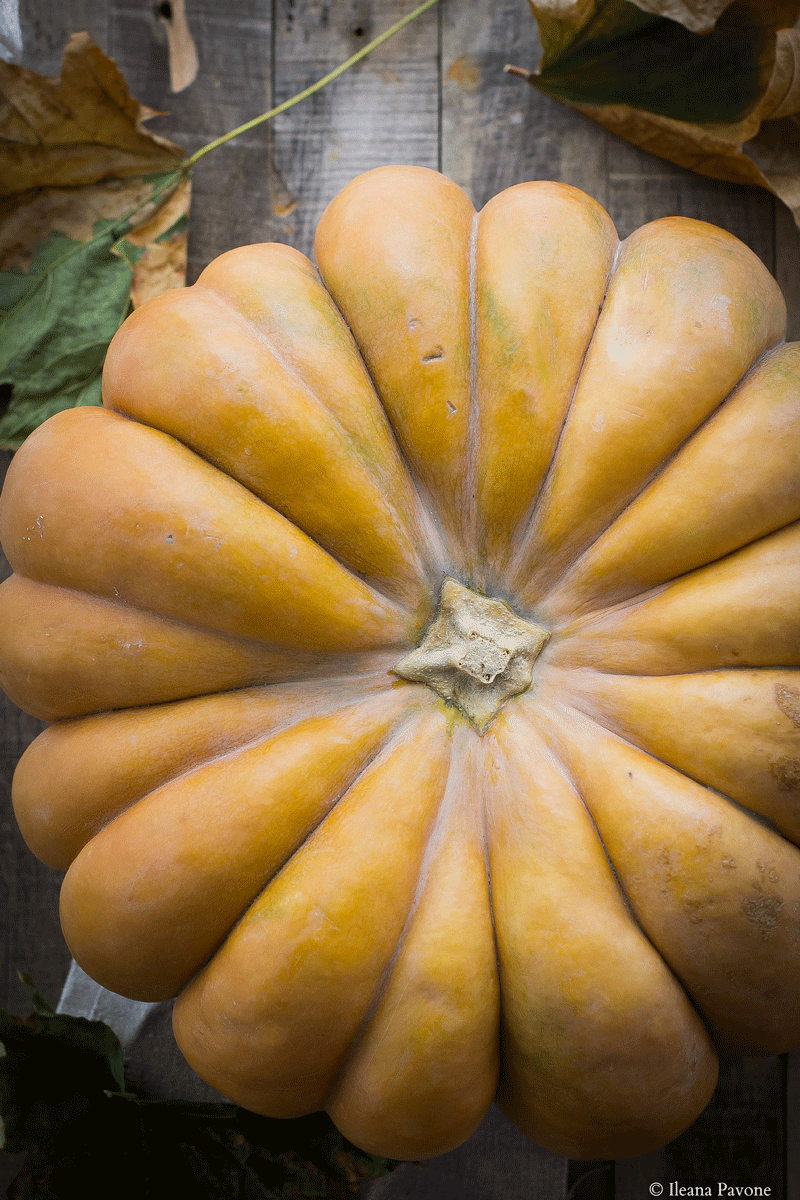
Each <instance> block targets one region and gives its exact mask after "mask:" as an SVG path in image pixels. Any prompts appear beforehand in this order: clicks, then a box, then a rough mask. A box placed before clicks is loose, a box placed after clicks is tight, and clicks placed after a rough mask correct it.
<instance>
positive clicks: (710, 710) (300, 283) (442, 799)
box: [0, 167, 800, 1159]
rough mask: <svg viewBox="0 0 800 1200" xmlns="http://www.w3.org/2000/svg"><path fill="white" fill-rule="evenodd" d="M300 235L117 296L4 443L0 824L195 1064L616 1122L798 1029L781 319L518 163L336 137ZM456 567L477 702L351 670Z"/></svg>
mask: <svg viewBox="0 0 800 1200" xmlns="http://www.w3.org/2000/svg"><path fill="white" fill-rule="evenodd" d="M315 257H316V260H317V266H318V272H317V270H316V269H315V268H314V266H312V264H311V263H310V262H308V260H306V259H305V258H304V257H303V256H302V255H300V254H299V253H297V252H296V251H294V250H292V249H290V248H288V247H286V246H282V245H262V246H252V247H244V248H242V249H238V250H234V251H231V252H229V253H227V254H225V255H223V256H222V257H221V258H219V259H217V260H216V261H215V262H214V263H212V264H211V265H210V266H209V267H208V268H207V269H206V271H205V272H204V273H203V274H202V276H201V277H200V279H199V280H198V282H197V283H196V284H195V285H194V286H193V287H191V288H187V289H183V290H180V291H171V292H168V293H166V294H164V295H162V296H160V297H158V298H157V299H155V300H153V301H151V302H149V303H148V304H146V305H144V306H143V307H142V308H141V309H139V310H138V311H137V312H135V313H134V314H133V315H132V316H131V317H130V318H129V319H128V321H127V322H126V323H125V325H124V326H123V327H122V329H121V330H120V332H119V333H118V334H117V336H116V338H115V339H114V342H113V343H112V346H111V349H110V351H109V354H108V359H107V364H106V368H105V373H104V381H103V394H104V405H105V407H104V408H103V409H92V408H83V409H75V410H71V411H68V412H64V413H61V414H59V415H57V416H55V417H53V418H51V419H50V420H49V421H48V422H47V423H46V424H45V425H44V426H42V427H41V429H40V430H38V431H37V432H36V433H35V434H33V435H32V436H31V437H30V438H29V439H28V441H27V442H26V443H25V445H24V446H23V447H22V449H21V450H20V451H19V452H18V454H17V455H16V457H15V459H14V461H13V463H12V466H11V468H10V470H9V474H8V478H7V482H6V486H5V489H4V492H3V497H2V512H1V513H0V535H1V536H2V543H3V546H4V549H5V551H6V554H7V556H8V558H9V561H10V562H11V565H12V567H13V569H14V575H13V576H12V577H11V579H9V580H8V581H7V582H6V583H4V584H3V585H2V587H1V588H0V661H2V682H3V686H4V687H5V689H6V691H7V692H8V694H9V696H10V697H11V698H12V699H13V700H14V701H15V702H16V703H17V704H19V705H20V706H21V707H23V708H24V709H26V710H27V711H29V712H32V713H34V714H35V715H37V716H40V717H42V718H44V719H45V720H48V721H52V722H53V724H52V725H51V727H50V728H49V729H48V730H46V731H45V732H44V733H43V734H42V735H41V736H40V737H39V738H38V739H37V740H36V741H35V742H34V743H33V744H32V746H31V747H30V748H29V750H28V751H27V752H26V754H25V755H24V757H23V759H22V761H21V762H20V765H19V768H18V770H17V773H16V776H15V780H14V804H15V810H16V813H17V817H18V820H19V823H20V827H21V829H22V831H23V834H24V836H25V837H26V839H27V841H28V843H29V845H30V846H31V848H32V849H33V850H34V852H35V853H36V854H38V855H39V856H40V857H41V858H42V859H43V860H44V861H45V862H47V863H49V864H50V865H52V866H54V867H56V868H59V869H62V870H67V874H66V877H65V881H64V885H63V890H62V922H63V926H64V932H65V936H66V939H67V941H68V943H69V946H70V949H71V950H72V953H73V954H74V955H75V957H76V958H77V960H78V961H79V962H80V963H81V964H82V966H83V967H84V968H85V969H86V970H87V971H88V972H89V973H90V974H91V975H92V976H93V977H94V978H95V979H97V980H98V981H99V982H100V983H102V984H104V985H105V986H106V987H108V988H111V989H112V990H114V991H117V992H120V993H122V994H123V995H127V996H130V997H133V998H136V999H146V1000H160V999H166V998H169V997H172V996H177V997H178V999H177V1002H176V1005H175V1010H174V1027H175V1034H176V1038H177V1040H178V1044H179V1045H180V1047H181V1049H182V1051H183V1053H184V1054H185V1055H186V1057H187V1059H188V1060H189V1062H190V1063H191V1065H192V1066H193V1067H194V1068H195V1070H196V1071H197V1072H198V1073H199V1074H200V1075H201V1076H202V1077H203V1078H204V1079H206V1080H207V1081H208V1082H210V1083H211V1084H213V1085H214V1086H215V1087H216V1088H218V1089H219V1090H221V1091H222V1092H223V1093H224V1094H225V1095H227V1096H229V1097H230V1098H231V1099H233V1100H234V1101H236V1102H237V1103H239V1104H242V1105H244V1106H245V1107H247V1108H250V1109H253V1110H254V1111H256V1112H261V1113H265V1114H268V1115H271V1116H276V1117H292V1116H297V1115H300V1114H303V1113H306V1112H309V1111H314V1110H317V1109H321V1108H325V1109H327V1111H328V1112H329V1113H330V1114H331V1116H332V1117H333V1119H334V1121H335V1122H336V1123H337V1125H338V1126H339V1128H340V1129H341V1130H342V1131H343V1132H344V1133H345V1135H346V1136H347V1137H349V1138H351V1139H352V1140H353V1141H354V1142H355V1143H357V1144H358V1145H360V1146H362V1147H364V1148H365V1149H367V1150H371V1151H373V1152H375V1153H379V1154H385V1155H388V1156H392V1157H397V1158H412V1159H419V1158H425V1157H428V1156H431V1155H434V1154H439V1153H442V1152H444V1151H446V1150H448V1149H450V1148H452V1147H454V1146H456V1145H458V1144H459V1143H460V1142H461V1141H463V1140H464V1139H465V1138H466V1137H467V1136H469V1134H470V1133H471V1132H472V1130H473V1129H474V1128H475V1127H476V1125H477V1124H478V1122H479V1121H480V1119H481V1117H482V1115H483V1113H484V1112H485V1110H486V1108H487V1106H488V1105H489V1103H490V1102H491V1100H492V1099H493V1098H497V1100H498V1103H499V1104H500V1105H501V1107H503V1108H504V1110H505V1111H506V1112H507V1113H508V1114H509V1116H510V1117H511V1118H512V1119H513V1120H514V1121H515V1122H516V1123H517V1124H518V1126H519V1127H520V1128H521V1129H522V1130H523V1131H524V1132H525V1133H526V1134H527V1135H528V1136H529V1137H531V1138H532V1139H533V1140H535V1141H536V1142H538V1143H540V1144H541V1145H543V1146H546V1147H548V1148H550V1149H552V1150H555V1151H557V1152H559V1153H561V1154H565V1155H569V1156H570V1157H574V1158H580V1157H586V1158H615V1157H623V1156H626V1155H632V1154H642V1153H645V1152H646V1151H649V1150H651V1149H653V1148H655V1147H657V1146H660V1145H663V1144H664V1143H665V1142H667V1141H669V1140H670V1139H671V1138H673V1137H675V1136H676V1135H677V1134H678V1133H679V1132H681V1131H682V1130H683V1129H684V1128H685V1127H686V1126H687V1125H688V1124H690V1123H691V1121H693V1120H694V1119H695V1117H696V1116H697V1115H698V1114H699V1113H700V1112H701V1111H702V1109H703V1108H704V1107H705V1105H706V1104H707V1102H708V1100H709V1098H710V1095H711V1093H712V1091H713V1088H714V1085H715V1081H716V1069H717V1059H716V1050H717V1049H721V1050H724V1051H728V1052H734V1053H743V1054H775V1053H780V1052H783V1051H786V1050H789V1049H792V1048H795V1047H797V1046H798V1045H800V1015H799V1014H800V936H798V935H800V851H798V849H797V846H796V844H795V843H796V842H797V841H798V839H799V838H800V810H799V809H798V802H797V792H798V789H799V788H800V524H798V519H799V518H800V470H798V466H799V465H800V346H799V345H797V344H793V345H792V344H789V345H787V344H786V343H785V342H784V341H783V340H782V339H783V334H784V330H785V308H784V304H783V300H782V298H781V295H780V292H779V290H778V288H777V286H776V284H775V283H774V281H773V280H772V279H771V277H770V276H769V274H768V273H767V272H766V270H765V269H764V267H763V266H762V265H761V263H760V262H759V261H758V260H757V259H756V257H755V256H754V255H753V254H752V253H751V252H750V251H749V250H748V249H747V248H746V247H745V246H743V245H742V244H741V243H740V242H738V241H737V240H736V239H735V238H733V237H732V236H730V235H729V234H727V233H725V232H723V231H722V230H719V229H716V228H714V227H713V226H710V225H707V224H704V223H702V222H698V221H692V220H688V219H683V218H668V219H664V220H659V221H655V222H653V223H652V224H650V225H647V226H645V227H644V228H643V229H640V230H639V231H637V232H636V233H634V234H633V235H632V236H631V237H630V238H628V239H627V240H626V241H625V242H623V243H622V244H621V245H620V244H619V243H618V240H617V236H616V233H615V231H614V229H613V226H612V224H611V221H610V219H609V218H608V216H607V214H606V213H605V212H604V211H603V210H602V209H601V208H600V207H599V205H597V204H596V203H595V201H593V200H591V199H590V198H589V197H588V196H585V195H583V194H582V193H581V192H579V191H577V190H576V189H574V188H570V187H567V186H565V185H559V184H552V183H543V182H536V183H526V184H520V185H517V186H516V187H513V188H510V189H509V190H507V191H505V192H502V193H501V194H500V195H498V196H496V197H495V198H494V199H493V200H491V201H490V202H489V204H487V205H486V207H485V208H484V209H483V210H482V212H481V213H480V214H477V215H476V214H475V212H474V210H473V208H472V205H471V204H470V202H469V200H468V198H467V196H466V195H465V194H464V193H463V192H462V191H461V190H460V189H459V188H458V187H456V185H454V184H453V183H451V182H450V181H448V180H447V179H446V178H445V177H443V176H441V175H438V174H436V173H435V172H431V171H427V170H424V169H421V168H411V167H397V168H381V169H379V170H377V171H373V172H370V173H368V174H366V175H364V176H362V177H360V178H359V179H356V180H355V181H354V182H353V183H351V184H350V185H348V187H347V188H345V190H344V191H343V192H342V193H341V194H340V195H339V196H338V197H337V198H336V199H335V200H334V201H333V202H332V203H331V205H330V206H329V207H328V209H327V211H326V212H325V214H324V216H323V218H322V221H321V223H320V227H319V230H318V233H317V241H316V247H315ZM447 580H452V581H456V584H452V583H451V584H448V583H446V582H445V581H447ZM456 585H461V592H463V590H464V589H469V593H470V595H473V596H474V595H477V596H479V597H489V598H491V599H492V600H493V601H498V600H499V601H502V602H505V605H507V606H508V608H510V609H511V610H512V612H513V614H515V617H518V618H520V619H521V620H522V621H523V622H528V623H530V624H531V625H532V626H533V627H535V628H539V629H541V630H542V631H543V634H542V637H541V638H540V639H539V641H540V642H542V641H543V642H544V644H543V645H542V646H541V649H539V650H538V651H536V657H535V661H534V662H533V665H532V677H531V680H530V684H529V685H526V686H525V687H524V689H523V690H522V691H518V692H516V693H515V694H512V695H510V696H507V697H504V698H503V700H502V702H500V703H498V705H497V711H496V712H495V713H494V714H493V715H492V716H491V718H490V719H489V720H488V721H486V723H485V724H484V725H482V726H481V727H478V725H477V724H476V722H475V721H474V720H473V719H471V718H470V716H469V715H468V714H467V713H466V712H465V711H464V710H463V708H461V707H459V705H458V703H453V702H451V701H450V700H448V699H446V698H445V696H444V695H443V694H442V692H441V689H440V690H439V691H437V690H436V689H435V688H434V686H433V685H431V686H428V685H427V683H426V682H418V681H414V680H409V679H408V678H407V677H403V676H402V673H401V674H400V675H398V674H397V673H395V668H397V666H398V663H401V661H403V660H405V659H406V657H407V656H409V655H410V654H413V653H414V652H415V648H417V647H419V646H420V644H421V643H424V641H425V638H426V632H427V637H428V641H429V643H430V638H431V633H430V631H431V630H432V629H434V627H435V621H436V613H437V603H438V599H439V595H440V593H441V594H442V604H443V607H444V596H445V592H446V590H447V588H448V587H449V588H451V589H455V591H456V592H458V587H457V586H456ZM459 594H461V593H459ZM481 603H483V601H481ZM499 609H503V611H505V607H504V605H503V604H501V605H499ZM473 632H474V631H473ZM474 636H475V637H476V638H477V640H478V644H479V646H480V645H483V642H481V637H482V636H483V635H482V634H480V633H475V635H474ZM435 640H436V639H435V638H434V641H435ZM498 644H499V643H498ZM494 649H495V650H496V649H497V647H496V646H495V648H494ZM501 649H502V647H501ZM439 652H440V650H439V644H438V642H437V643H436V646H435V647H434V649H433V650H431V654H433V655H434V657H435V655H436V654H439ZM493 652H494V651H493ZM442 653H443V652H442ZM447 653H450V651H448V652H447ZM453 653H455V657H456V658H458V656H459V654H461V651H458V652H457V653H456V652H453ZM504 653H505V651H504ZM440 657H441V655H440ZM451 657H452V655H451ZM462 660H463V661H466V659H464V657H463V655H462V659H459V662H461V663H462V665H463V662H462ZM459 669H461V667H459ZM488 674H491V671H488V672H487V675H488ZM501 677H502V672H501V675H500V676H498V678H501ZM443 686H444V685H443ZM470 686H472V685H470ZM492 686H494V684H492ZM478 690H480V689H478ZM481 694H482V693H481Z"/></svg>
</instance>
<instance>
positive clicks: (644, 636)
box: [544, 521, 800, 675]
mask: <svg viewBox="0 0 800 1200" xmlns="http://www.w3.org/2000/svg"><path fill="white" fill-rule="evenodd" d="M797 545H800V521H795V522H792V523H791V524H790V525H787V526H785V527H784V528H783V529H779V530H776V531H774V532H773V533H770V534H767V535H766V536H765V537H763V538H759V539H757V540H756V541H755V542H751V543H750V544H749V545H747V546H744V547H741V548H740V549H739V550H735V551H733V552H732V553H731V554H728V555H725V556H724V557H723V558H721V559H718V560H717V561H716V562H714V563H711V564H708V565H706V566H703V567H697V568H696V569H695V570H693V571H690V572H689V573H688V574H686V575H684V576H679V577H678V578H677V579H676V580H674V581H673V582H671V583H668V584H662V585H659V586H657V587H655V588H653V589H651V590H650V591H649V592H646V593H644V594H643V595H642V596H638V597H632V598H631V599H629V600H627V601H623V602H621V603H620V604H619V605H612V606H611V607H610V608H609V609H607V610H604V611H601V612H596V613H591V614H589V615H588V616H587V617H579V618H577V619H576V620H575V621H573V622H572V623H571V624H567V625H566V626H563V627H562V628H560V629H559V630H558V631H557V633H556V634H555V635H554V636H553V637H552V638H551V640H550V642H549V643H548V645H547V647H546V649H545V651H544V653H545V654H546V655H547V659H546V661H547V662H551V663H553V665H555V666H558V667H563V666H580V667H587V666H598V665H599V667H600V669H601V671H602V672H604V673H606V674H623V675H682V674H696V673H698V672H703V671H711V670H718V669H722V668H736V667H746V668H748V669H757V668H759V667H769V668H774V669H776V670H793V669H795V668H796V667H798V666H800V639H798V631H800V608H798V605H797V601H796V596H795V595H794V594H793V591H792V589H793V588H794V590H795V592H797V588H798V584H800V576H798V574H797V572H796V571H787V570H786V563H785V562H782V561H781V559H782V557H788V556H790V555H791V554H792V553H795V554H796V546H797ZM754 573H758V574H759V575H760V577H761V579H762V586H761V587H760V588H759V589H758V590H752V589H748V583H749V580H750V579H751V578H752V577H753V575H754ZM698 603H699V604H700V606H701V611H702V612H703V615H704V618H705V620H704V623H703V624H702V625H701V626H700V627H699V631H698V630H697V629H695V628H694V626H695V625H697V621H696V617H695V615H694V614H695V612H696V610H697V605H698ZM737 605H738V611H737ZM776 620H777V621H778V623H779V624H778V628H779V632H780V633H781V642H782V644H780V645H779V646H778V648H777V649H775V637H774V632H775V622H776ZM681 621H683V624H681ZM731 621H733V625H734V628H735V629H737V630H740V632H741V637H742V639H744V640H742V641H741V642H740V643H739V646H740V648H736V646H735V645H733V646H730V647H728V648H726V647H725V646H724V645H723V641H724V639H726V638H728V639H730V636H731V630H730V628H728V626H729V625H730V623H731ZM726 622H727V623H728V624H727V625H726ZM748 622H749V624H748ZM759 622H760V623H759ZM703 630H705V632H703ZM609 636H611V638H612V640H613V643H614V646H613V650H614V656H615V657H614V661H613V662H609V645H608V639H609ZM714 638H718V639H720V640H718V641H714ZM748 638H749V639H750V645H749V646H748V645H747V639H748ZM712 650H713V653H712ZM784 656H785V657H784ZM786 658H788V660H789V661H786Z"/></svg>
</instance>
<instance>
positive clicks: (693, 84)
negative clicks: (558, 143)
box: [530, 0, 772, 123]
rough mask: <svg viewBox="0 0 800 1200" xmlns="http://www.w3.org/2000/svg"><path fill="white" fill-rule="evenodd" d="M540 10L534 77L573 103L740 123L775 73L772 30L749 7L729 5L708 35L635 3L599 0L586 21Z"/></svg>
mask: <svg viewBox="0 0 800 1200" xmlns="http://www.w3.org/2000/svg"><path fill="white" fill-rule="evenodd" d="M534 12H535V15H536V19H537V22H538V24H539V31H540V36H541V41H542V46H543V56H542V61H541V63H540V67H539V70H538V72H536V74H534V75H532V76H530V82H531V83H532V84H533V85H534V86H535V87H537V88H539V89H540V90H541V91H543V92H547V93H548V94H549V95H551V96H554V97H556V98H557V99H559V100H566V101H569V102H572V103H574V104H593V105H594V104H625V105H629V106H630V107H632V108H638V109H642V110H643V111H645V112H651V113H658V114H659V115H661V116H666V117H671V118H672V119H674V120H678V121H695V122H711V123H727V122H735V121H738V120H741V118H742V117H744V116H745V115H746V114H747V113H748V112H749V111H750V110H751V109H752V108H753V107H754V106H755V105H756V103H757V102H758V100H759V99H760V96H761V92H762V90H763V86H764V84H765V82H766V80H765V76H766V77H768V74H769V67H770V63H769V61H768V60H769V55H770V51H771V47H772V41H771V40H770V31H769V30H767V29H766V28H765V27H764V25H763V24H761V23H760V22H758V21H757V20H756V19H755V18H754V17H753V15H752V14H751V13H750V11H749V9H747V8H745V7H744V6H739V5H734V6H733V7H732V8H731V9H728V10H727V11H726V12H725V13H724V14H723V16H722V17H721V18H720V20H719V21H718V22H717V25H716V26H715V28H714V29H713V30H712V31H711V32H710V33H707V34H699V33H692V32H691V31H690V30H688V29H686V28H684V26H683V25H680V24H678V22H676V21H671V20H669V19H668V18H666V17H660V16H656V15H654V14H652V13H647V12H644V11H643V10H642V9H640V8H638V7H637V6H636V5H634V4H632V3H629V0H595V3H594V4H590V5H589V6H588V10H587V12H586V13H585V15H584V16H583V18H582V20H581V21H580V22H579V23H578V22H572V21H567V20H558V19H556V18H554V17H552V16H549V15H547V14H544V13H542V12H540V11H539V10H538V9H536V7H535V6H534Z"/></svg>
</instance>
